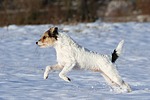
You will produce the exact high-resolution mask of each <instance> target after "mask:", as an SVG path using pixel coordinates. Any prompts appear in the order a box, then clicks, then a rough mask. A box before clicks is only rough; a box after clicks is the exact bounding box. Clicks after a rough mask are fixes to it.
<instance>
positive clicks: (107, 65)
mask: <svg viewBox="0 0 150 100" xmlns="http://www.w3.org/2000/svg"><path fill="white" fill-rule="evenodd" d="M36 44H37V45H38V46H39V47H41V48H46V47H51V46H53V47H54V48H55V49H56V52H57V62H58V64H56V65H53V66H47V67H46V70H45V73H44V79H47V78H48V76H49V72H50V71H51V70H62V71H61V72H60V73H59V77H60V78H62V79H64V80H65V81H67V82H70V81H71V79H70V78H68V77H67V76H66V73H67V72H68V71H71V70H92V71H93V72H101V74H102V76H103V77H104V78H105V80H106V82H107V83H108V84H109V85H110V86H112V87H113V88H114V89H115V88H117V89H118V88H119V89H121V90H122V89H124V90H125V91H127V92H131V91H132V90H131V88H130V86H129V85H128V84H127V83H125V82H124V81H123V79H122V78H121V76H120V74H119V72H118V70H117V68H116V65H115V64H114V63H115V61H116V60H117V58H118V57H119V55H120V54H121V50H122V47H123V44H124V40H122V41H121V42H120V43H119V45H118V46H117V48H116V49H115V50H114V52H113V53H112V55H102V54H98V53H95V52H93V51H89V50H88V49H86V48H84V47H82V46H80V45H78V44H77V43H76V42H75V41H74V40H73V39H72V38H71V37H70V36H68V35H67V34H66V33H64V32H59V31H58V28H57V27H52V28H50V29H49V30H48V31H46V32H45V33H44V34H43V36H42V38H41V39H40V40H39V41H38V42H36Z"/></svg>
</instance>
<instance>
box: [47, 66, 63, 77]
mask: <svg viewBox="0 0 150 100" xmlns="http://www.w3.org/2000/svg"><path fill="white" fill-rule="evenodd" d="M62 68H63V66H62V65H60V64H56V65H53V66H46V69H45V72H44V79H47V78H48V76H49V72H50V71H51V70H53V69H55V70H61V69H62Z"/></svg>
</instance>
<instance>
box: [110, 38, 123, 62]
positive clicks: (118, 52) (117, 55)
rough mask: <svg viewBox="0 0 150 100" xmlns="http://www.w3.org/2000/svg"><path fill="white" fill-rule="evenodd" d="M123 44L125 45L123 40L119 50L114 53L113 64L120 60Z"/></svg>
mask: <svg viewBox="0 0 150 100" xmlns="http://www.w3.org/2000/svg"><path fill="white" fill-rule="evenodd" d="M123 44H124V40H122V41H121V42H120V43H119V44H118V46H117V48H116V49H115V50H114V52H113V53H112V59H111V61H112V63H115V61H116V60H117V59H118V57H119V56H120V54H121V51H122V47H123Z"/></svg>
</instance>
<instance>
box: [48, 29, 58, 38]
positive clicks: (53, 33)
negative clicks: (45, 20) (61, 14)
mask: <svg viewBox="0 0 150 100" xmlns="http://www.w3.org/2000/svg"><path fill="white" fill-rule="evenodd" d="M49 31H50V35H51V36H52V37H53V36H56V35H58V27H52V28H50V29H49Z"/></svg>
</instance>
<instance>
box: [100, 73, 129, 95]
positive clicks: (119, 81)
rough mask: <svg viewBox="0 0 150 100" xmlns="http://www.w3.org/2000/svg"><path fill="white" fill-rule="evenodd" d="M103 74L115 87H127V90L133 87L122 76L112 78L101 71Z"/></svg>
mask: <svg viewBox="0 0 150 100" xmlns="http://www.w3.org/2000/svg"><path fill="white" fill-rule="evenodd" d="M101 73H102V76H103V77H104V78H105V80H106V82H107V83H108V84H109V85H110V86H112V88H114V89H116V88H117V89H119V90H121V89H126V91H127V92H131V91H132V90H131V88H130V86H129V84H127V83H125V82H124V81H123V80H122V79H120V77H115V78H114V79H115V80H112V79H111V78H110V77H108V76H107V75H106V74H105V73H103V72H101Z"/></svg>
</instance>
